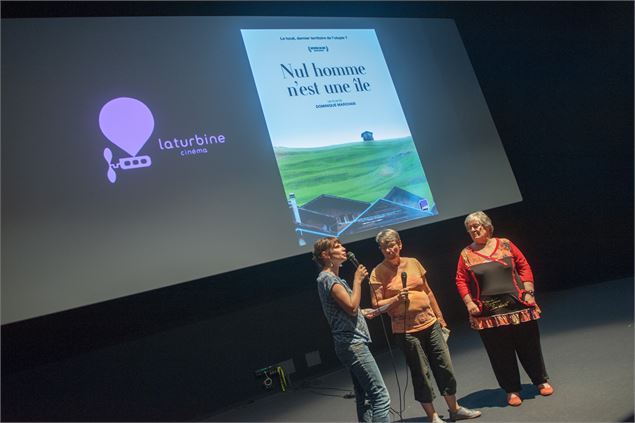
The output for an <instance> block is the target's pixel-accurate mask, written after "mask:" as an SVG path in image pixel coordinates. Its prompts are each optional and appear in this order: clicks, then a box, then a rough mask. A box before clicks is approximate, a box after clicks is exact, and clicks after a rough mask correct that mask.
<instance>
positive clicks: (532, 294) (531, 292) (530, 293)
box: [525, 290, 536, 297]
mask: <svg viewBox="0 0 635 423" xmlns="http://www.w3.org/2000/svg"><path fill="white" fill-rule="evenodd" d="M525 294H529V295H531V296H532V297H535V296H536V295H535V293H534V291H533V290H532V291H525Z"/></svg>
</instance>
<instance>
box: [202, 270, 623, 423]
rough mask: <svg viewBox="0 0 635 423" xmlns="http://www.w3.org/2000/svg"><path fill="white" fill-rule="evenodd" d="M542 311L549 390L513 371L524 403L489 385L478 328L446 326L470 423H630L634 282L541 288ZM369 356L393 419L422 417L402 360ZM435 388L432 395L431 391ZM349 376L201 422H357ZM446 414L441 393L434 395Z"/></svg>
mask: <svg viewBox="0 0 635 423" xmlns="http://www.w3.org/2000/svg"><path fill="white" fill-rule="evenodd" d="M538 301H539V304H540V306H541V309H542V310H543V315H542V319H541V320H540V321H539V322H540V323H539V324H540V330H541V340H542V346H543V354H544V357H545V363H546V367H547V372H548V373H549V376H550V378H551V382H552V385H553V386H554V388H555V391H556V392H555V393H554V394H553V395H552V396H550V397H541V396H540V395H539V394H538V392H537V390H536V389H535V387H534V386H533V385H532V384H531V382H530V380H529V378H528V377H527V375H526V374H525V373H524V371H522V370H521V375H522V382H523V391H522V392H521V396H522V398H523V399H524V402H523V404H522V405H521V406H520V407H509V406H507V405H506V402H505V394H504V392H503V391H502V390H501V389H499V388H498V384H497V382H496V379H495V378H494V374H493V372H492V370H491V367H490V364H489V361H488V359H487V355H486V353H485V350H484V348H483V346H482V344H481V341H480V338H479V336H478V334H477V333H475V332H474V331H472V330H470V329H469V328H468V327H467V324H462V325H460V327H459V325H455V326H457V327H454V328H452V329H453V331H452V336H451V337H450V340H449V341H448V344H449V346H450V351H451V354H452V361H453V364H454V368H455V373H456V377H457V381H458V392H457V397H458V399H459V403H460V404H461V405H464V406H467V407H469V408H475V409H478V410H481V411H482V413H483V415H482V417H480V418H479V419H476V420H475V422H619V421H633V410H634V392H633V379H634V365H633V362H634V357H633V346H634V344H633V333H634V332H633V278H632V277H631V278H627V279H621V280H616V281H612V282H605V283H601V284H595V285H587V286H583V287H580V288H576V289H571V290H565V291H557V292H548V293H545V294H543V295H539V297H538ZM392 356H393V357H394V360H393V359H391V354H390V353H389V352H388V351H386V352H383V353H381V354H375V357H376V359H377V362H378V364H379V367H380V368H381V370H382V374H383V376H384V380H385V381H386V384H387V386H388V389H389V391H390V395H391V400H392V408H393V409H394V410H397V411H398V410H399V390H398V388H397V380H396V376H395V370H394V369H393V363H394V367H395V368H396V374H397V377H398V379H399V382H400V386H401V392H402V395H401V397H402V401H404V403H405V407H403V411H402V414H401V417H400V416H399V415H398V414H393V416H392V418H393V420H394V421H406V422H424V421H428V420H427V418H426V417H425V413H424V412H423V409H422V408H421V405H420V404H419V403H418V402H416V401H415V400H414V398H413V395H412V392H413V391H412V385H411V384H410V378H409V376H408V385H409V386H408V387H407V389H406V392H405V396H404V395H403V391H404V383H405V381H406V366H405V362H404V360H403V355H402V354H401V351H399V350H398V349H396V348H393V350H392ZM437 392H438V391H437ZM350 393H352V382H351V380H350V377H349V375H348V372H347V371H346V370H345V369H344V368H340V369H338V370H335V371H333V372H331V373H328V374H326V375H322V376H320V377H317V378H313V379H307V380H305V381H294V385H293V386H292V387H291V388H290V389H289V390H288V391H287V392H284V393H282V392H280V393H272V394H269V395H267V396H264V397H261V398H258V399H255V400H254V401H253V402H251V403H248V404H244V405H240V406H237V407H235V408H232V409H230V410H225V411H224V412H222V413H219V414H215V415H213V416H210V417H209V418H208V419H205V421H210V422H212V421H213V422H218V421H225V422H236V421H242V422H253V421H271V422H274V421H278V422H326V421H329V422H334V421H339V422H352V421H356V415H355V400H354V399H353V398H351V397H350V395H348V394H350ZM434 404H435V407H436V409H437V411H438V412H439V414H440V415H441V417H442V418H444V417H447V415H448V412H447V407H446V405H445V402H444V401H443V398H441V397H438V398H437V399H436V400H435V401H434Z"/></svg>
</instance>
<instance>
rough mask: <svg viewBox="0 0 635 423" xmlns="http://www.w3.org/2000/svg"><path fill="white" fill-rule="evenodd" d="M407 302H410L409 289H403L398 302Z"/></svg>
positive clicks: (398, 296) (398, 295)
mask: <svg viewBox="0 0 635 423" xmlns="http://www.w3.org/2000/svg"><path fill="white" fill-rule="evenodd" d="M406 301H408V288H403V289H402V290H401V291H399V294H397V302H400V303H404V302H406Z"/></svg>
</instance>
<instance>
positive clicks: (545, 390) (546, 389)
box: [538, 383, 553, 397]
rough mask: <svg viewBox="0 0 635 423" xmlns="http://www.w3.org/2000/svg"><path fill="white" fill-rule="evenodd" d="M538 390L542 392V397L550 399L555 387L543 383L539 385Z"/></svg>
mask: <svg viewBox="0 0 635 423" xmlns="http://www.w3.org/2000/svg"><path fill="white" fill-rule="evenodd" d="M538 390H539V391H540V395H542V396H543V397H548V396H549V395H551V394H553V387H552V386H551V385H549V384H548V383H542V384H540V385H538Z"/></svg>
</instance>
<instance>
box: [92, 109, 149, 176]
mask: <svg viewBox="0 0 635 423" xmlns="http://www.w3.org/2000/svg"><path fill="white" fill-rule="evenodd" d="M99 128H101V132H102V133H103V134H104V135H105V136H106V138H108V140H109V141H110V142H112V143H113V144H115V145H116V146H117V147H119V148H121V149H122V150H123V151H125V152H126V153H128V154H129V155H130V156H131V157H124V158H122V159H119V161H117V162H116V163H112V151H111V150H110V148H108V147H106V148H105V149H104V159H105V160H106V162H107V163H108V171H107V173H106V176H107V178H108V180H109V181H110V182H111V183H113V184H114V183H115V181H116V180H117V174H116V173H115V169H125V170H127V169H137V168H141V167H149V166H150V165H151V164H152V160H151V159H150V156H137V153H139V150H141V148H142V147H143V146H144V145H145V143H146V142H147V141H148V139H149V138H150V135H152V131H153V130H154V117H153V116H152V112H151V111H150V109H149V108H148V106H146V105H145V104H143V103H142V102H141V101H139V100H137V99H135V98H130V97H119V98H115V99H113V100H110V101H109V102H108V103H106V104H104V106H103V107H102V108H101V111H100V112H99Z"/></svg>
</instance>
